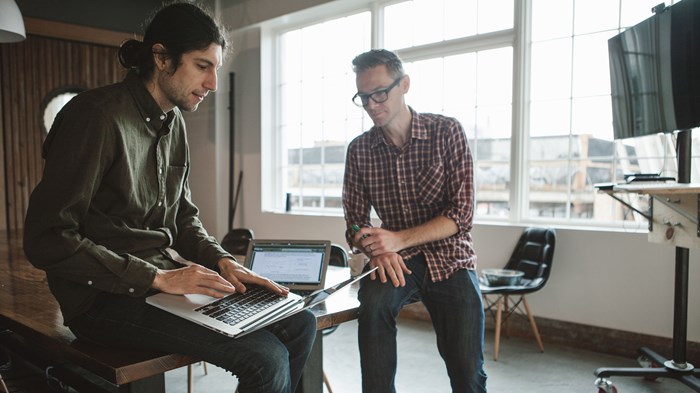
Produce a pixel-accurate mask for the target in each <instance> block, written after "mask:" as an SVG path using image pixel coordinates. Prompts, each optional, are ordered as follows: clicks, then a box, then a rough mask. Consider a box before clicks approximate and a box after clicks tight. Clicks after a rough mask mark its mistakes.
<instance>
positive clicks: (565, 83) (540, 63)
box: [530, 38, 571, 100]
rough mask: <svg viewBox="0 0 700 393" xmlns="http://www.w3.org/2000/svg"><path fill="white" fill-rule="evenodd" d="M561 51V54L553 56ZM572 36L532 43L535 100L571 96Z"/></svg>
mask: <svg viewBox="0 0 700 393" xmlns="http://www.w3.org/2000/svg"><path fill="white" fill-rule="evenodd" d="M553 53H559V54H560V56H552V54H553ZM570 54H571V38H565V39H558V40H552V41H545V42H536V43H533V44H532V73H531V75H532V76H531V78H532V79H531V80H532V88H531V89H530V97H531V98H532V99H533V100H542V99H556V98H569V97H571V55H570Z"/></svg>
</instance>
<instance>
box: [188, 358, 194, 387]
mask: <svg viewBox="0 0 700 393" xmlns="http://www.w3.org/2000/svg"><path fill="white" fill-rule="evenodd" d="M193 385H194V384H193V382H192V365H191V364H188V365H187V393H192V390H193V388H194V387H193Z"/></svg>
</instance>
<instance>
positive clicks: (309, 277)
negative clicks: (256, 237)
mask: <svg viewBox="0 0 700 393" xmlns="http://www.w3.org/2000/svg"><path fill="white" fill-rule="evenodd" d="M325 252H326V248H325V246H323V245H309V244H293V245H292V244H287V245H261V246H253V250H252V255H251V261H250V265H249V266H250V269H251V270H252V271H254V272H256V273H258V274H260V275H261V276H263V277H267V278H269V279H271V280H273V281H276V282H278V283H280V284H288V283H295V284H315V283H319V282H321V278H322V275H323V270H322V269H323V258H324V254H325Z"/></svg>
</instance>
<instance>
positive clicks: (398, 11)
mask: <svg viewBox="0 0 700 393" xmlns="http://www.w3.org/2000/svg"><path fill="white" fill-rule="evenodd" d="M513 1H514V0H409V1H404V2H399V3H395V4H391V5H388V6H386V7H384V31H383V33H384V45H383V46H384V47H386V48H392V49H401V48H409V47H412V46H418V45H426V44H431V43H436V42H441V41H445V40H451V39H455V38H462V37H469V36H473V35H476V34H484V33H490V32H494V31H499V30H506V29H512V28H513V19H514V3H513Z"/></svg>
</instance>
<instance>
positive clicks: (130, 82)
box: [24, 73, 231, 323]
mask: <svg viewBox="0 0 700 393" xmlns="http://www.w3.org/2000/svg"><path fill="white" fill-rule="evenodd" d="M42 154H43V157H44V159H45V167H44V174H43V178H42V179H41V181H40V183H39V184H38V185H37V187H36V188H35V189H34V191H33V192H32V195H31V197H30V199H29V207H28V210H27V216H26V220H25V234H24V251H25V254H26V256H27V258H28V259H29V261H30V262H31V263H32V264H33V265H34V266H36V267H38V268H40V269H43V270H45V271H46V275H47V279H48V283H49V286H50V288H51V292H52V293H53V295H54V296H55V297H56V299H57V300H58V302H59V304H60V306H61V311H62V313H63V317H64V321H65V322H66V323H68V322H70V320H71V319H72V318H74V317H76V316H78V315H80V314H81V313H83V312H85V311H87V309H88V308H89V307H90V306H91V305H92V304H93V302H94V301H95V298H96V297H97V295H98V294H99V293H101V292H110V293H115V294H123V295H127V296H137V297H142V296H145V295H146V294H147V293H148V291H149V289H150V287H151V284H152V282H153V279H154V277H155V274H156V271H157V269H173V268H177V267H180V265H178V264H177V263H176V262H174V261H173V260H172V259H171V258H170V254H168V253H167V252H166V248H172V249H174V250H176V251H177V252H178V253H179V254H180V255H182V256H183V257H184V258H186V259H188V260H191V261H195V262H197V263H199V264H201V265H204V266H206V267H208V268H211V269H215V270H216V262H217V261H218V260H219V259H220V258H223V257H231V256H230V255H229V254H228V253H227V252H225V251H224V250H223V249H222V248H221V247H220V246H219V245H218V243H217V242H216V240H215V239H214V238H213V237H211V236H209V235H208V234H207V232H206V230H205V229H204V228H203V227H202V223H201V222H200V220H199V218H198V214H199V212H198V209H197V207H196V206H195V205H194V204H193V203H192V201H191V198H190V189H189V186H188V180H187V178H188V174H189V166H190V157H189V150H188V145H187V138H186V131H185V123H184V121H183V118H182V114H181V112H180V111H179V110H178V109H177V108H176V109H174V110H172V111H170V112H168V113H163V111H162V110H161V109H160V107H159V106H158V104H157V103H156V102H155V100H154V99H153V97H152V96H151V95H150V93H149V92H148V91H147V90H146V87H145V85H144V84H143V82H142V81H141V79H140V78H139V77H138V76H136V75H135V74H133V73H130V74H129V75H128V76H127V77H126V78H125V80H124V81H123V82H121V83H117V84H114V85H111V86H106V87H102V88H98V89H94V90H90V91H87V92H84V93H81V94H79V95H78V96H76V97H75V98H74V99H73V100H72V101H70V102H69V103H68V104H67V105H66V106H65V107H64V108H63V110H61V112H60V113H59V114H58V115H57V117H56V119H55V121H54V124H53V126H52V128H51V131H50V132H49V134H48V136H47V138H46V141H45V142H44V147H43V152H42Z"/></svg>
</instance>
